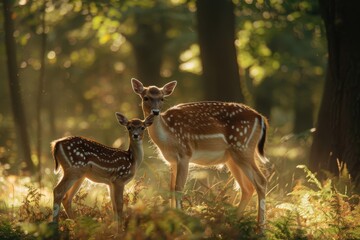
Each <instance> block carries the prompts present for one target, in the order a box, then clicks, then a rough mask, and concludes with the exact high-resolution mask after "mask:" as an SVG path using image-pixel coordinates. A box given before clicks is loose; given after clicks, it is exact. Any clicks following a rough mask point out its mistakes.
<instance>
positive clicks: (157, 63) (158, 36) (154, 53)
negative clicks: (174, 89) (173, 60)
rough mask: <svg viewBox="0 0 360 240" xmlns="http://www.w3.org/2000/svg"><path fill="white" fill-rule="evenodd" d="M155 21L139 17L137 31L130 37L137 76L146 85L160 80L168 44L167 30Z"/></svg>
mask: <svg viewBox="0 0 360 240" xmlns="http://www.w3.org/2000/svg"><path fill="white" fill-rule="evenodd" d="M157 24H160V25H161V27H157V28H155V27H154V23H150V22H146V19H145V20H143V19H139V18H137V33H136V34H135V36H131V37H128V40H129V41H130V43H131V45H132V47H133V50H134V54H135V60H136V68H137V78H139V80H140V81H142V82H143V83H144V84H145V85H155V84H156V82H157V81H159V80H160V77H161V76H160V70H161V65H162V59H163V53H164V48H165V44H166V37H165V31H164V29H163V25H162V24H161V23H157Z"/></svg>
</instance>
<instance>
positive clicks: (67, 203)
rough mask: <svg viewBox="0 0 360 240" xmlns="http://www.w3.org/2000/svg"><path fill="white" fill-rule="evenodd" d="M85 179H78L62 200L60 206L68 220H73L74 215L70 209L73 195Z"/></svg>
mask: <svg viewBox="0 0 360 240" xmlns="http://www.w3.org/2000/svg"><path fill="white" fill-rule="evenodd" d="M84 179H85V177H82V178H80V179H79V180H77V181H76V182H75V183H74V185H73V186H72V187H71V188H70V189H69V190H68V191H67V192H66V194H65V197H64V198H63V200H62V204H63V206H64V208H65V212H66V214H67V216H68V218H71V219H73V218H74V213H73V211H72V209H71V203H72V199H73V197H74V196H75V194H76V193H77V192H78V191H79V189H80V186H81V184H82V183H83V181H84Z"/></svg>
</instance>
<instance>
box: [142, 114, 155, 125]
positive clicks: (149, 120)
mask: <svg viewBox="0 0 360 240" xmlns="http://www.w3.org/2000/svg"><path fill="white" fill-rule="evenodd" d="M154 119H155V115H154V114H150V115H149V116H147V117H146V119H145V121H144V123H145V126H146V127H148V126H150V125H151V124H153V122H154Z"/></svg>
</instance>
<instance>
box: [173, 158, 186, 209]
mask: <svg viewBox="0 0 360 240" xmlns="http://www.w3.org/2000/svg"><path fill="white" fill-rule="evenodd" d="M188 171H189V162H188V161H184V160H183V161H181V160H179V161H178V162H177V174H176V185H175V198H176V208H178V209H181V208H182V195H183V192H182V191H183V189H184V186H185V183H186V179H187V176H188Z"/></svg>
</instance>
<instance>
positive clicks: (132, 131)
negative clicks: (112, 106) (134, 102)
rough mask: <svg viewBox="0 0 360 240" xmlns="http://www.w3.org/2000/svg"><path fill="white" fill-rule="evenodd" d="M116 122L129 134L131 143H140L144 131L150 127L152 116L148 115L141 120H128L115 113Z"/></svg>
mask: <svg viewBox="0 0 360 240" xmlns="http://www.w3.org/2000/svg"><path fill="white" fill-rule="evenodd" d="M115 115H116V118H117V120H118V122H119V123H120V124H121V125H123V126H125V127H126V128H127V130H128V132H129V137H130V139H131V140H132V141H140V140H142V139H143V136H144V131H145V129H146V128H147V127H148V126H150V125H151V124H152V123H153V121H154V115H153V114H150V115H149V116H147V118H145V120H141V119H138V118H133V119H131V120H128V119H127V118H126V117H125V116H124V115H123V114H121V113H118V112H117V113H115Z"/></svg>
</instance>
